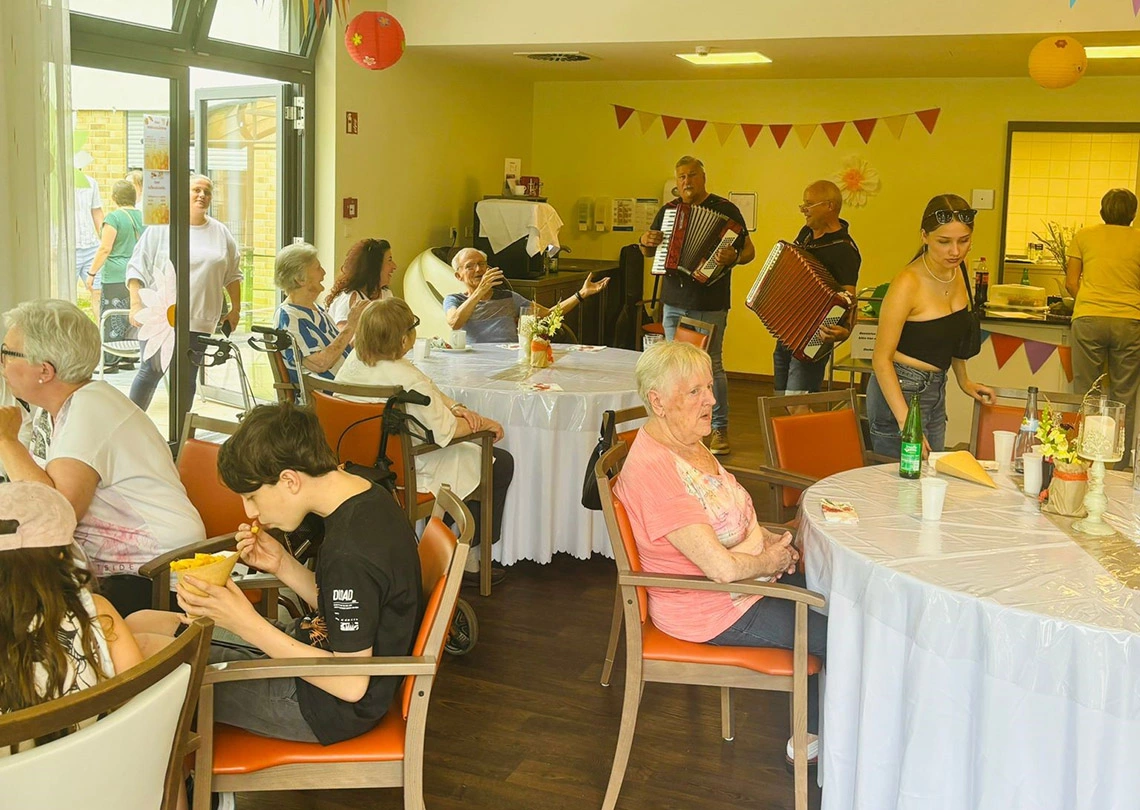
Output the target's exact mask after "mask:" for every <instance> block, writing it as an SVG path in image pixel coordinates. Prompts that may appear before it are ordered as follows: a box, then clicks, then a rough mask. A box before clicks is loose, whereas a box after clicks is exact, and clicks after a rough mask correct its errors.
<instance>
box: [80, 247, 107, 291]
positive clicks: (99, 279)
mask: <svg viewBox="0 0 1140 810" xmlns="http://www.w3.org/2000/svg"><path fill="white" fill-rule="evenodd" d="M98 252H99V246H98V245H96V246H95V247H90V248H81V247H77V248H76V249H75V276H76V278H78V279H79V283H80V284H86V283H87V274H88V273H90V272H91V265H92V264H94V263H95V254H96V253H98ZM92 286H93V287H94V288H95V289H96V290H101V289H103V271H102V270H100V271H99V272H98V273H96V274H95V281H94V282H93V284H92Z"/></svg>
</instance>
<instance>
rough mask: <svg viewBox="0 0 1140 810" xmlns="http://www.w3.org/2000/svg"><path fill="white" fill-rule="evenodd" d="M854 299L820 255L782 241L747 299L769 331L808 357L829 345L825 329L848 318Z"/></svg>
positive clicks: (795, 352)
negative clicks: (821, 335)
mask: <svg viewBox="0 0 1140 810" xmlns="http://www.w3.org/2000/svg"><path fill="white" fill-rule="evenodd" d="M854 303H855V302H854V300H853V299H852V296H851V294H850V293H848V292H847V291H846V290H844V289H843V288H842V287H840V286H839V284H838V283H837V282H836V281H835V279H834V277H832V275H831V273H829V272H828V271H827V268H826V267H824V266H823V265H822V264H820V262H819V260H818V259H816V258H815V257H814V256H812V255H811V254H810V253H808V252H807V251H806V250H802V249H801V248H798V247H796V246H795V245H793V244H791V243H789V242H782V241H781V242H777V243H776V245H775V247H773V248H772V252H771V253H769V254H768V258H767V259H765V260H764V264H763V266H762V267H761V268H760V274H759V275H758V276H756V281H755V282H754V283H753V284H752V289H751V290H749V291H748V298H747V299H745V304H746V305H747V306H748V308H749V309H750V310H752V311H753V312H755V313H756V314H757V315H759V316H760V320H761V322H763V324H764V326H766V327H768V331H769V332H771V333H772V334H773V335H775V336H776V337H777V338H779V339H780V341H781V342H782V343H783V344H784V345H785V346H787V347H788V348H790V349H791V350H792V355H793V356H794V357H795V358H796V359H797V360H802V361H805V362H813V361H815V360H817V359H819V358H820V357H822V356H823V355H824V354H825V353H826V352H827V350H828V348H829V344H828V343H827V342H826V341H824V340H821V339H820V337H819V330H820V329H821V328H823V327H824V326H833V325H835V324H837V323H839V322H840V321H842V320H843V319H844V318H845V317H846V316H847V313H848V312H849V311H850V310H851V307H852V306H854Z"/></svg>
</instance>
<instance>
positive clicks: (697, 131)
mask: <svg viewBox="0 0 1140 810" xmlns="http://www.w3.org/2000/svg"><path fill="white" fill-rule="evenodd" d="M707 123H708V121H698V120H697V119H696V118H686V119H685V126H687V127H688V128H689V137H690V138H691V139H692V141H693V143H696V142H697V138H699V137H701V133H702V132H704V129H705V124H707Z"/></svg>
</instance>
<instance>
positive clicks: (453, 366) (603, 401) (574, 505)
mask: <svg viewBox="0 0 1140 810" xmlns="http://www.w3.org/2000/svg"><path fill="white" fill-rule="evenodd" d="M507 345H508V344H486V343H480V344H477V345H473V346H471V350H470V351H466V352H441V351H439V350H433V351H432V354H431V356H430V357H428V358H425V359H424V360H423V361H422V362H420V363H418V364H417V365H418V367H419V368H420V369H422V370H423V372H424V373H425V374H427V375H428V376H429V377H431V378H432V380H433V381H434V382H435V384H436V385H438V386H439V388H440V390H442V391H443V392H444V393H445V394H447V395H448V396H449V397H451V398H452V399H455V400H456V401H458V402H462V403H463V404H464V405H466V406H467V407H469V408H471V409H473V410H475V411H478V412H479V413H481V414H483V415H484V416H489V417H491V418H492V419H495V420H497V421H498V422H500V423H502V425H503V428H504V430H505V434H506V435H505V436H504V438H503V440H502V441H501V442H500V443H499V444H498V445H497V446H499V447H504V448H506V449H507V450H509V451H510V452H511V455H513V456H514V458H515V477H514V481H513V483H512V484H511V488H510V489H509V490H508V492H507V503H506V508H505V509H504V515H503V536H502V540H501V541H500V542H499V543H497V544H496V545H495V550H494V556H495V559H497V560H499V561H501V562H502V563H503V564H504V565H511V564H512V563H515V562H517V561H518V560H534V561H535V562H540V563H548V562H550V560H551V558H552V555H553V554H554V553H555V552H559V551H563V552H567V553H569V554H573V555H574V556H575V557H578V558H581V559H585V558H587V557H589V556H590V554H592V553H593V552H601V553H603V554H605V555H607V556H613V552H612V551H611V549H610V541H609V537H608V535H607V533H606V526H605V521H604V519H603V518H602V513H601V512H591V511H589V510H587V509H585V508H584V507H583V506H582V503H581V498H582V478H583V476H584V475H585V472H586V465H587V464H588V463H589V460H590V453H591V452H593V449H594V445H596V444H597V442H598V430H599V428H600V426H601V423H602V413H603V412H604V411H606V410H609V409H615V410H616V409H621V408H630V407H633V406H634V405H639V404H641V400H640V399H639V398H638V396H637V384H636V382H635V381H634V376H633V369H634V366H635V365H636V364H637V359H638V358H639V357H640V356H641V355H640V354H639V353H638V352H632V351H627V350H625V349H613V348H604V349H602V350H601V351H590V350H588V349H587V350H583V349H584V348H586V347H578V346H564V345H556V346H555V347H554V354H555V362H554V365H552V366H550V367H548V368H544V369H533V370H530V369H528V368H527V367H525V366H522V365H520V364H519V361H518V359H517V358H518V352H517V349H515V348H506V346H507ZM533 384H538V385H541V384H554V385H556V386H559V387H560V388H561V390H548V391H535V390H529V386H530V385H533Z"/></svg>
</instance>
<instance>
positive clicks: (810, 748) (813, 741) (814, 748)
mask: <svg viewBox="0 0 1140 810" xmlns="http://www.w3.org/2000/svg"><path fill="white" fill-rule="evenodd" d="M807 741H808V743H807V758H808V764H809V765H810V764H812V763H813V762H816V761H818V760H819V735H817V734H809V735H807ZM784 753H785V754H786V755H787V758H788V762H795V759H796V752H795V749H794V748H792V739H791V737H789V738H788V747H787V748H786V749H784Z"/></svg>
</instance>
